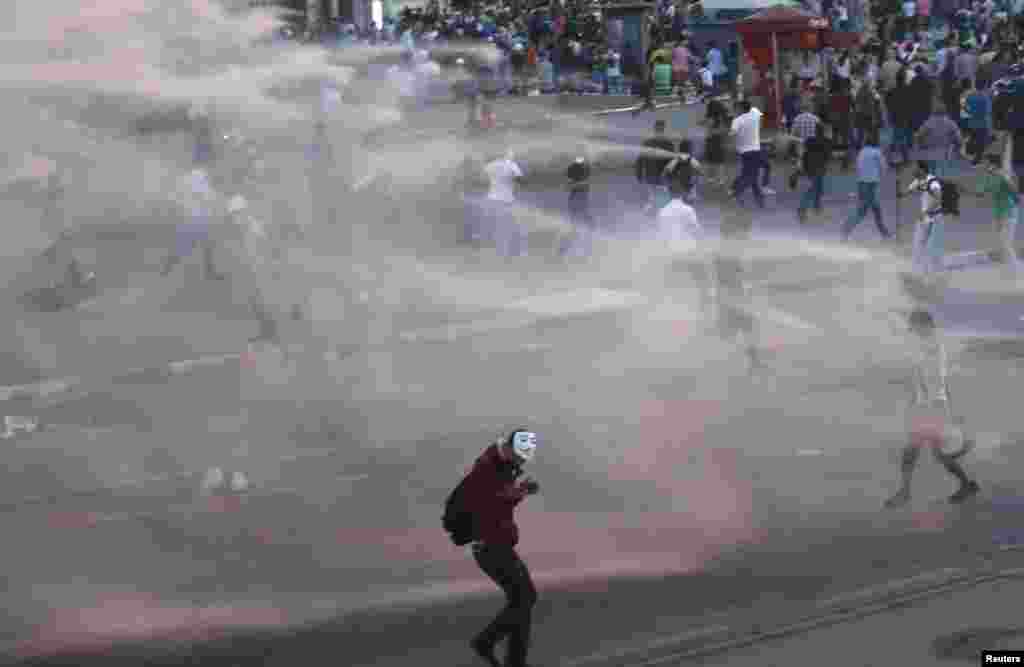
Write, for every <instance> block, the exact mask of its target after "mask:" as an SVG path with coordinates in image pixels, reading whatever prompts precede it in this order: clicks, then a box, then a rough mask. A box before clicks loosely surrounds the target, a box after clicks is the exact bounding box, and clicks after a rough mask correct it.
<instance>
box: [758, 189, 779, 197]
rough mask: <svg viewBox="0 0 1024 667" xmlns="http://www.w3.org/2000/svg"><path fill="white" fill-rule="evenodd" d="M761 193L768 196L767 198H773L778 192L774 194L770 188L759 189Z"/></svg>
mask: <svg viewBox="0 0 1024 667" xmlns="http://www.w3.org/2000/svg"><path fill="white" fill-rule="evenodd" d="M761 192H762V193H764V194H766V195H768V196H769V197H773V196H775V195H777V194H779V193H778V192H776V191H775V190H774V189H772V188H761Z"/></svg>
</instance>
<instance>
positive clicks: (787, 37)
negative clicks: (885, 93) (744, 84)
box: [735, 5, 861, 128]
mask: <svg viewBox="0 0 1024 667" xmlns="http://www.w3.org/2000/svg"><path fill="white" fill-rule="evenodd" d="M735 25H736V32H737V33H739V35H740V38H741V41H742V44H743V51H744V53H746V55H747V58H748V59H749V60H750V61H751V62H752V63H753V65H754V67H755V68H756V69H757V70H758V72H759V74H762V75H763V74H764V73H766V72H769V71H772V72H773V73H774V82H773V88H774V90H772V91H769V94H768V95H766V97H767V98H769V99H770V100H771V108H770V109H769V110H766V113H765V120H766V121H768V122H766V124H765V127H766V128H777V127H778V122H779V120H780V119H781V118H782V72H781V66H780V62H779V60H780V59H779V52H780V50H782V49H787V50H796V51H821V50H822V49H824V48H827V47H833V48H840V49H841V48H851V47H853V46H856V45H858V44H859V43H860V39H861V35H860V33H850V32H833V31H832V30H831V29H830V26H829V22H828V20H827V19H825V18H823V17H821V16H817V15H816V14H812V13H811V12H808V11H806V10H804V9H797V8H795V7H786V6H783V5H778V6H775V7H770V8H768V9H765V10H763V11H761V12H758V13H757V14H754V15H753V16H751V17H750V18H748V19H745V20H743V21H737V22H736V24H735Z"/></svg>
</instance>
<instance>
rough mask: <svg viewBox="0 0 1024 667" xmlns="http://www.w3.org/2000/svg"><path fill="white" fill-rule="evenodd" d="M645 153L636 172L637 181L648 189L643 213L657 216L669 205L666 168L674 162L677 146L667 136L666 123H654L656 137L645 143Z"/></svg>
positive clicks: (637, 160) (635, 168)
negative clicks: (663, 207) (659, 211)
mask: <svg viewBox="0 0 1024 667" xmlns="http://www.w3.org/2000/svg"><path fill="white" fill-rule="evenodd" d="M643 149H644V150H643V152H642V153H641V154H640V156H639V157H638V158H637V159H636V164H635V165H634V172H635V173H636V180H638V181H639V182H640V183H641V184H643V185H644V186H645V187H646V188H647V201H646V203H645V204H644V209H643V212H644V213H645V214H648V215H656V214H657V212H658V209H660V208H661V207H662V206H664V205H665V204H666V203H668V199H669V196H668V192H667V189H666V188H665V176H664V175H665V167H667V166H668V164H669V162H671V161H672V156H673V155H675V152H676V146H675V144H674V143H673V142H672V140H671V139H669V138H668V137H666V136H665V121H663V120H658V121H655V122H654V136H653V137H651V138H650V139H648V140H647V141H645V142H644V143H643Z"/></svg>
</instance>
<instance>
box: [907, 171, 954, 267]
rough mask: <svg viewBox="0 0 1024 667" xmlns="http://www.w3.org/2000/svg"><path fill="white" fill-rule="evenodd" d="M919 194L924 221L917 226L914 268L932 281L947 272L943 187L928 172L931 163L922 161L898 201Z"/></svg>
mask: <svg viewBox="0 0 1024 667" xmlns="http://www.w3.org/2000/svg"><path fill="white" fill-rule="evenodd" d="M916 193H919V194H920V195H921V217H920V218H918V220H917V223H916V224H915V225H914V240H913V246H912V266H913V270H914V273H915V274H916V275H918V276H922V277H929V276H934V275H935V274H937V273H940V272H942V271H943V270H944V269H945V265H944V258H945V241H944V229H943V220H942V184H941V183H940V182H939V179H938V178H936V177H935V176H933V175H932V174H931V173H930V172H929V170H928V163H927V162H924V161H923V160H919V161H918V163H917V173H916V174H915V178H914V180H913V181H912V182H911V183H910V185H909V186H908V187H907V189H906V190H904V191H903V192H902V193H900V195H898V196H899V197H901V198H902V197H905V196H907V195H911V194H916Z"/></svg>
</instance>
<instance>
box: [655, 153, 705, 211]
mask: <svg viewBox="0 0 1024 667" xmlns="http://www.w3.org/2000/svg"><path fill="white" fill-rule="evenodd" d="M700 174H701V166H700V162H698V161H697V158H695V157H693V142H692V141H690V140H689V139H683V140H682V141H680V142H679V155H678V156H676V157H675V158H674V159H673V160H672V161H671V162H669V163H668V164H667V165H666V166H665V174H664V177H665V182H666V183H667V184H668V186H669V190H670V191H673V190H675V191H678V192H681V193H682V196H683V200H684V201H686V202H687V203H689V204H692V203H693V202H694V201H696V199H697V178H698V176H700Z"/></svg>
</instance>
